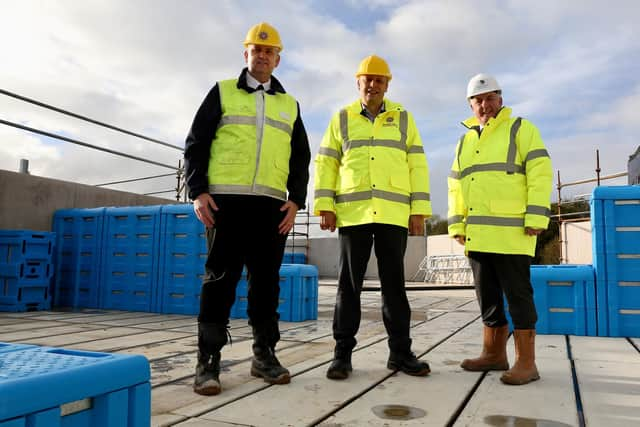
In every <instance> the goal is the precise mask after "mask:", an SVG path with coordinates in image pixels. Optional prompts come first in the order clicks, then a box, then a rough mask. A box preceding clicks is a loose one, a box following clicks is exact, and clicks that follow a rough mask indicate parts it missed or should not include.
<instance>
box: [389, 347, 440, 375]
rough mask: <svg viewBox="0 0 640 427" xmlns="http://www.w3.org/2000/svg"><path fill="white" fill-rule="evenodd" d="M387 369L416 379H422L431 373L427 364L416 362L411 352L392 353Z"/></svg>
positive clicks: (416, 359)
mask: <svg viewBox="0 0 640 427" xmlns="http://www.w3.org/2000/svg"><path fill="white" fill-rule="evenodd" d="M387 368H389V369H391V370H393V371H402V372H404V373H405V374H408V375H413V376H416V377H424V376H425V375H429V372H431V369H430V368H429V364H428V363H427V362H422V361H420V360H418V358H417V357H416V355H415V354H413V352H412V351H411V350H406V351H403V352H394V351H392V352H391V353H390V354H389V360H388V361H387Z"/></svg>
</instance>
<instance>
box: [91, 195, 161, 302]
mask: <svg viewBox="0 0 640 427" xmlns="http://www.w3.org/2000/svg"><path fill="white" fill-rule="evenodd" d="M160 210H161V206H138V207H125V208H107V209H106V211H105V214H104V215H105V218H104V228H105V232H104V237H103V242H104V248H103V254H102V266H101V272H102V276H101V278H100V286H101V288H102V289H101V295H100V298H101V300H100V308H105V309H118V310H133V311H147V312H154V311H157V307H156V292H157V280H158V278H157V272H158V258H159V246H158V245H159V235H160Z"/></svg>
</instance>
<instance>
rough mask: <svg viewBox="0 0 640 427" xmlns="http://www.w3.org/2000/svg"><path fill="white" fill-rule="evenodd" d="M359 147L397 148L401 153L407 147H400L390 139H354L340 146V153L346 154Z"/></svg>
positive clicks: (398, 143) (397, 142)
mask: <svg viewBox="0 0 640 427" xmlns="http://www.w3.org/2000/svg"><path fill="white" fill-rule="evenodd" d="M359 147H388V148H397V149H398V150H402V151H406V149H407V147H406V146H405V145H402V143H401V142H399V141H394V140H392V139H354V140H352V141H347V142H346V143H344V144H342V151H343V152H347V151H349V150H352V149H354V148H359Z"/></svg>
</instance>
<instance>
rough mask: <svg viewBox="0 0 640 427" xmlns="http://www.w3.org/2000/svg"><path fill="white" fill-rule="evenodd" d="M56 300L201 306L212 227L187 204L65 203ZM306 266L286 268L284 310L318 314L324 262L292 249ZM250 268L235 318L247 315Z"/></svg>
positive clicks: (58, 220)
mask: <svg viewBox="0 0 640 427" xmlns="http://www.w3.org/2000/svg"><path fill="white" fill-rule="evenodd" d="M53 229H54V230H55V231H56V232H57V234H58V248H59V249H58V250H57V254H56V263H55V265H56V280H55V283H56V286H55V289H54V294H55V296H56V298H55V301H54V302H55V303H56V304H57V305H64V306H71V307H74V308H77V307H90V308H104V309H120V310H137V311H147V312H160V313H166V314H174V313H175V314H197V313H198V312H199V310H200V288H201V283H202V279H203V277H204V263H205V261H206V257H207V248H206V236H205V228H204V226H203V225H202V224H201V223H200V222H199V221H198V219H197V218H196V216H195V213H194V212H193V206H192V205H190V204H189V205H187V204H181V205H164V206H138V207H125V208H98V209H66V210H60V211H57V212H56V214H55V215H54V221H53ZM284 260H285V261H292V262H293V264H292V265H297V266H300V267H290V268H285V267H284V266H285V265H288V264H287V263H285V264H283V269H281V281H282V282H281V288H282V289H281V293H280V301H281V305H282V307H281V316H282V319H283V320H289V321H299V320H307V319H315V318H317V310H318V307H317V303H318V301H317V293H318V289H317V287H318V277H317V276H318V274H317V268H316V267H314V266H308V265H305V264H298V263H301V262H304V261H306V256H305V254H302V253H295V254H285V256H284ZM247 296H248V283H247V277H246V273H243V276H242V278H241V279H240V282H239V284H238V287H237V289H236V302H235V304H234V305H233V307H232V309H231V317H232V318H246V317H247Z"/></svg>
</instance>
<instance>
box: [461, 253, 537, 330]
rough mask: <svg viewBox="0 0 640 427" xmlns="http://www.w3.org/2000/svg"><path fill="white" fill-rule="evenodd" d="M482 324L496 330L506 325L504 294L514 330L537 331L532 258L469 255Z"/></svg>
mask: <svg viewBox="0 0 640 427" xmlns="http://www.w3.org/2000/svg"><path fill="white" fill-rule="evenodd" d="M468 256H469V263H470V264H471V270H472V271H473V281H474V284H475V288H476V295H477V297H478V303H479V304H480V311H481V313H482V321H483V323H484V324H485V325H486V326H489V327H492V328H496V327H500V326H504V325H506V324H507V318H506V317H505V312H504V299H503V294H504V296H505V297H506V298H507V303H508V304H509V314H510V315H511V319H512V320H513V326H514V328H515V329H535V327H536V321H537V320H538V314H537V313H536V306H535V304H534V302H533V287H532V286H531V273H530V270H529V267H531V257H530V256H528V255H507V254H495V253H488V252H469V253H468Z"/></svg>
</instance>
